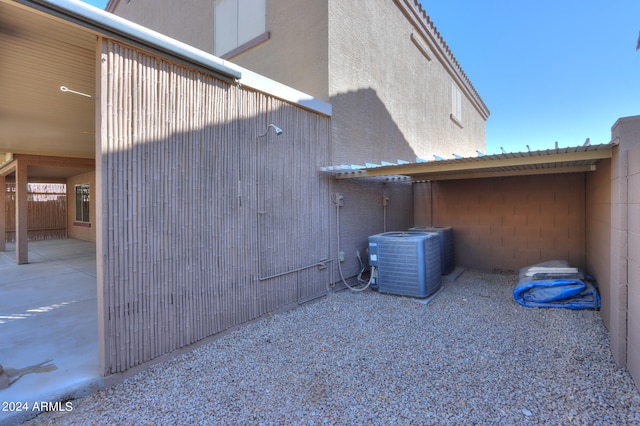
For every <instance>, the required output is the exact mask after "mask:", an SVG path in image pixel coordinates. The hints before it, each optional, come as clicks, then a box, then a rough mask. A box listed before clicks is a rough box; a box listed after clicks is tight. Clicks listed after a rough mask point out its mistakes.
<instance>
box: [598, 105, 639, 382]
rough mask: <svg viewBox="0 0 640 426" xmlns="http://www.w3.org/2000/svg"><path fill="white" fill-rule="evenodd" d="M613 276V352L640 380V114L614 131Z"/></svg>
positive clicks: (607, 291) (608, 305)
mask: <svg viewBox="0 0 640 426" xmlns="http://www.w3.org/2000/svg"><path fill="white" fill-rule="evenodd" d="M611 130H612V131H611V136H612V140H613V141H614V142H616V143H617V144H618V147H617V148H616V149H615V150H614V152H613V157H612V159H611V259H610V263H611V274H610V283H609V285H608V287H606V288H603V289H602V292H603V319H604V321H605V324H606V325H607V327H608V329H609V339H610V346H611V352H612V353H613V356H614V358H615V360H616V362H617V363H618V364H619V365H621V366H626V367H627V368H628V369H629V372H630V373H631V376H632V377H633V379H634V381H635V383H636V386H638V385H639V384H640V272H639V270H640V250H639V249H640V237H639V235H640V229H639V228H640V226H639V222H640V219H639V213H640V208H639V203H640V116H634V117H624V118H621V119H619V120H618V121H617V122H616V123H615V124H614V125H613V127H612V129H611Z"/></svg>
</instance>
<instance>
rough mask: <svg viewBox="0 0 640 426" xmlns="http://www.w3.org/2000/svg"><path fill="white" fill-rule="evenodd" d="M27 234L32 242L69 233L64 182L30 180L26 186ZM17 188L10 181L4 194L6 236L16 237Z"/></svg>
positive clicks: (11, 240) (64, 235) (9, 240)
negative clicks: (53, 182) (35, 181)
mask: <svg viewBox="0 0 640 426" xmlns="http://www.w3.org/2000/svg"><path fill="white" fill-rule="evenodd" d="M27 192H28V195H27V198H28V201H27V235H28V239H29V240H31V241H38V240H50V239H56V238H65V237H66V236H67V193H66V185H64V184H44V183H30V184H28V186H27ZM15 193H16V187H15V183H8V184H7V188H6V193H5V196H6V197H7V198H6V200H7V202H6V204H5V209H6V211H5V218H6V238H7V241H8V242H14V241H15V238H16V227H15V225H16V199H15Z"/></svg>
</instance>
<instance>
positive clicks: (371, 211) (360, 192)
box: [330, 179, 413, 285]
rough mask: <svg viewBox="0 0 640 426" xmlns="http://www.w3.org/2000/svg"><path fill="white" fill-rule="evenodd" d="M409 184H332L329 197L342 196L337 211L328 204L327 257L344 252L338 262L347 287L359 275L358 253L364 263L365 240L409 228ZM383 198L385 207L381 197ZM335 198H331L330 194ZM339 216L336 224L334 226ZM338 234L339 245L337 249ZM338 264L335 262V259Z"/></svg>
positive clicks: (337, 275)
mask: <svg viewBox="0 0 640 426" xmlns="http://www.w3.org/2000/svg"><path fill="white" fill-rule="evenodd" d="M411 187H412V185H411V184H410V183H407V184H400V183H391V184H386V183H384V181H369V182H363V181H358V180H357V179H350V180H344V181H338V182H334V183H333V185H332V189H331V191H332V194H336V193H339V194H342V195H343V197H344V199H343V206H342V207H340V212H339V213H338V212H337V211H336V205H335V203H334V202H333V201H331V208H332V210H333V212H332V214H331V227H330V233H331V235H330V236H331V257H332V258H335V259H338V255H337V252H338V251H342V252H344V262H342V263H340V267H341V268H342V272H343V275H344V277H345V278H346V279H347V282H349V284H353V282H352V281H350V280H349V278H352V277H354V276H356V275H357V274H358V272H360V263H359V262H358V259H357V257H356V251H359V253H360V255H361V258H362V261H363V262H365V263H366V262H367V259H366V257H367V254H366V250H367V247H368V237H369V236H370V235H375V234H379V233H381V232H384V231H385V229H386V231H401V230H406V229H409V228H410V227H411V226H412V225H413V191H412V188H411ZM385 196H387V197H388V201H387V205H386V207H385V206H384V205H383V197H385ZM334 197H335V195H334ZM338 214H339V219H340V225H339V229H338V227H337V216H338ZM338 232H339V233H340V245H339V247H338V244H337V240H338ZM337 261H338V262H339V259H338V260H337ZM337 265H338V263H336V268H335V271H334V272H335V273H334V276H333V278H334V282H336V283H338V285H341V284H340V281H341V278H340V275H339V271H338V269H337Z"/></svg>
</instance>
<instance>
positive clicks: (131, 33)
mask: <svg viewBox="0 0 640 426" xmlns="http://www.w3.org/2000/svg"><path fill="white" fill-rule="evenodd" d="M17 2H18V3H22V4H25V5H28V6H32V7H36V8H38V9H40V10H44V11H45V12H46V11H49V12H55V13H54V14H55V15H57V16H61V17H63V18H67V19H68V20H72V21H74V22H78V23H80V24H88V25H90V26H91V28H92V29H94V30H97V31H98V32H101V33H105V34H106V35H111V34H114V35H117V36H120V37H123V38H124V39H128V40H131V41H135V42H137V43H140V44H142V45H145V46H148V47H151V48H153V49H156V50H158V51H161V52H164V53H167V54H169V55H171V56H175V57H177V58H180V59H182V60H185V61H187V62H191V63H193V64H196V65H198V66H200V67H204V68H205V69H208V70H211V71H213V72H215V73H216V74H219V75H222V76H224V77H227V78H230V79H233V80H235V81H236V82H238V83H239V84H240V85H242V86H246V87H250V88H251V89H254V90H257V91H259V92H262V93H266V94H268V95H272V96H275V97H276V98H279V99H282V100H284V101H287V102H291V103H293V104H296V105H298V106H300V107H302V108H305V109H308V110H311V111H314V112H317V113H319V114H322V115H325V116H330V115H331V112H332V108H331V104H329V103H327V102H324V101H322V100H320V99H316V98H314V97H313V96H310V95H307V94H306V93H303V92H301V91H299V90H296V89H294V88H291V87H288V86H285V85H284V84H281V83H278V82H276V81H274V80H271V79H269V78H267V77H264V76H262V75H259V74H257V73H255V72H253V71H250V70H247V69H245V68H242V67H240V66H238V65H236V64H233V63H231V62H228V61H225V60H224V59H221V58H219V57H217V56H214V55H211V54H209V53H207V52H204V51H202V50H200V49H196V48H195V47H193V46H190V45H188V44H186V43H182V42H180V41H178V40H175V39H172V38H171V37H167V36H165V35H163V34H160V33H158V32H156V31H153V30H151V29H149V28H146V27H143V26H142V25H138V24H136V23H133V22H131V21H128V20H126V19H124V18H121V17H119V16H116V15H113V14H111V13H109V12H106V11H104V10H102V9H98V8H96V7H93V6H90V5H88V4H86V3H83V2H81V1H79V0H17Z"/></svg>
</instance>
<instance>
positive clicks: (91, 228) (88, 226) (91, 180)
mask: <svg viewBox="0 0 640 426" xmlns="http://www.w3.org/2000/svg"><path fill="white" fill-rule="evenodd" d="M81 184H89V191H90V195H89V197H90V202H89V218H90V219H91V222H90V223H80V222H78V221H76V192H75V186H76V185H81ZM95 191H96V174H95V172H90V173H83V174H81V175H77V176H73V177H70V178H68V179H67V235H68V236H69V238H75V239H78V240H85V241H94V242H95V241H96V203H95V200H96V192H95Z"/></svg>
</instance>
